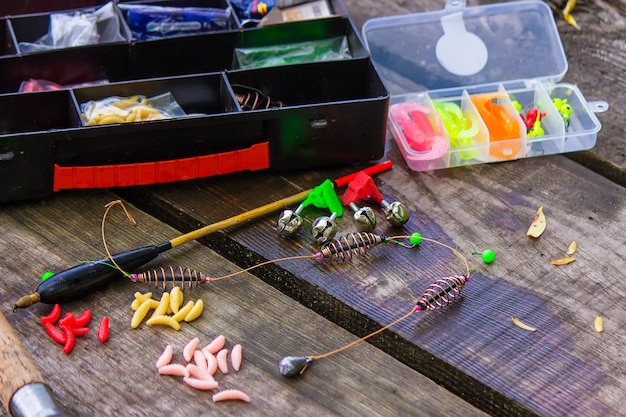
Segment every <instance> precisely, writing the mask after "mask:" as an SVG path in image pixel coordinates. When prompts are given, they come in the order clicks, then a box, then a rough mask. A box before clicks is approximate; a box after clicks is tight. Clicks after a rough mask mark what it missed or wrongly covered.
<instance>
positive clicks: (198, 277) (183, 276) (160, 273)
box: [130, 266, 210, 291]
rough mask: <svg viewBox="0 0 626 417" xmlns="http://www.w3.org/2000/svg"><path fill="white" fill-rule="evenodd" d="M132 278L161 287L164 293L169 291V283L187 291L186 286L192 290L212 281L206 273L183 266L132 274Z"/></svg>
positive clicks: (135, 280)
mask: <svg viewBox="0 0 626 417" xmlns="http://www.w3.org/2000/svg"><path fill="white" fill-rule="evenodd" d="M130 278H131V280H132V281H134V282H141V283H144V284H148V285H154V288H158V287H159V285H160V286H161V287H162V289H163V291H165V290H166V289H167V284H168V282H169V283H170V284H171V285H172V287H174V286H176V285H180V287H181V289H185V285H187V288H191V287H193V286H194V285H195V286H198V285H200V284H204V283H205V282H208V281H210V278H207V276H206V275H205V274H204V273H202V272H200V271H196V270H195V269H191V268H186V267H182V266H168V267H161V268H157V269H152V270H149V271H145V272H141V273H139V274H131V275H130Z"/></svg>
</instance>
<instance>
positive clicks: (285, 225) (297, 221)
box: [276, 210, 302, 237]
mask: <svg viewBox="0 0 626 417" xmlns="http://www.w3.org/2000/svg"><path fill="white" fill-rule="evenodd" d="M301 227H302V217H300V215H299V214H298V213H296V212H295V211H293V210H285V211H283V212H282V213H281V214H280V217H279V218H278V221H277V222H276V228H277V229H278V233H280V235H281V236H284V237H290V236H293V235H295V234H296V232H297V231H298V230H300V228H301Z"/></svg>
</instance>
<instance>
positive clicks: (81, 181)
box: [54, 142, 270, 191]
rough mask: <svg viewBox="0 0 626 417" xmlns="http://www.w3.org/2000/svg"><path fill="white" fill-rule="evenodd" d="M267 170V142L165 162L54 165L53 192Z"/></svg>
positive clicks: (156, 182)
mask: <svg viewBox="0 0 626 417" xmlns="http://www.w3.org/2000/svg"><path fill="white" fill-rule="evenodd" d="M269 166H270V156H269V142H263V143H259V144H256V145H252V146H251V147H249V148H246V149H239V150H236V151H230V152H223V153H216V154H212V155H204V156H196V157H192V158H184V159H172V160H168V161H157V162H144V163H137V164H120V165H98V166H84V167H83V166H77V167H61V166H59V165H57V164H55V165H54V191H59V190H67V189H75V188H111V187H126V186H130V185H147V184H158V183H165V182H174V181H185V180H191V179H195V178H204V177H211V176H214V175H223V174H230V173H233V172H236V171H245V170H249V171H257V170H260V169H266V168H269Z"/></svg>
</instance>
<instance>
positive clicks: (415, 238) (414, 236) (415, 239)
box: [409, 232, 422, 245]
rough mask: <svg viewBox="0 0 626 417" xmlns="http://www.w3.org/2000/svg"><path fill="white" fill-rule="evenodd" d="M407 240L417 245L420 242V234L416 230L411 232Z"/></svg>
mask: <svg viewBox="0 0 626 417" xmlns="http://www.w3.org/2000/svg"><path fill="white" fill-rule="evenodd" d="M409 242H410V243H411V244H412V245H419V244H420V243H422V235H421V234H420V233H418V232H415V233H413V234H411V237H410V238H409Z"/></svg>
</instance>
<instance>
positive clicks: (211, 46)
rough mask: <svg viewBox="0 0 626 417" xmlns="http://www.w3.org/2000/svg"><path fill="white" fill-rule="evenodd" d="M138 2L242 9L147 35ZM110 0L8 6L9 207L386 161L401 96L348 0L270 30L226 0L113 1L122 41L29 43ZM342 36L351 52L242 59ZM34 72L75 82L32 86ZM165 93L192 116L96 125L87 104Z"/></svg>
mask: <svg viewBox="0 0 626 417" xmlns="http://www.w3.org/2000/svg"><path fill="white" fill-rule="evenodd" d="M125 3H126V4H147V5H159V6H167V7H183V8H184V7H208V8H216V9H225V10H228V11H229V13H230V14H229V18H228V21H227V22H226V24H225V26H224V27H223V28H221V29H220V30H216V31H211V32H205V33H196V34H183V35H181V34H176V35H173V36H165V37H161V38H150V39H137V38H136V37H135V35H134V33H133V32H132V31H131V29H130V27H129V24H128V22H127V21H126V19H125V16H124V13H123V11H122V9H121V8H122V6H123V5H124V4H125ZM108 4H109V3H106V2H102V1H88V0H68V1H61V0H58V1H51V0H48V1H44V0H33V1H29V2H3V3H2V4H1V5H0V48H2V49H0V71H1V74H2V76H1V77H0V178H1V181H0V201H11V200H20V199H29V198H39V197H45V196H48V195H51V194H53V193H54V192H56V191H59V190H63V189H79V188H109V187H123V186H132V185H145V184H155V183H163V182H173V181H182V180H189V179H194V178H201V177H209V176H213V175H221V174H228V173H232V172H236V171H245V170H251V171H253V170H260V169H267V168H271V169H276V170H289V169H302V168H309V167H315V166H322V165H338V164H347V163H354V162H362V161H369V160H375V159H379V158H380V157H382V155H383V152H384V144H385V134H386V121H387V111H388V106H389V93H388V90H387V89H386V87H385V85H384V84H383V82H382V81H381V79H380V77H379V76H378V74H377V72H376V70H375V68H374V66H373V64H372V62H371V59H370V56H369V53H368V52H367V50H366V49H365V47H364V45H363V43H362V41H361V39H360V37H359V35H358V34H357V32H356V30H355V27H354V24H353V23H352V21H351V20H350V18H349V16H348V15H347V12H346V9H345V6H344V4H343V3H342V2H341V0H330V1H328V2H326V4H327V5H328V7H329V9H330V10H331V11H332V16H326V17H323V18H315V19H307V20H298V21H292V22H286V23H280V24H275V25H267V26H265V25H256V26H255V25H254V24H252V25H251V24H250V22H249V21H245V19H242V18H241V17H240V16H238V15H237V13H236V12H235V11H234V10H233V7H232V5H231V3H230V1H227V0H204V1H202V0H187V1H185V0H174V1H150V2H137V1H133V2H121V1H119V2H114V3H113V4H112V7H113V10H114V13H115V16H116V18H117V19H119V34H118V35H119V39H116V40H114V41H112V42H105V43H97V44H90V45H84V46H73V47H63V48H57V49H47V50H34V51H33V50H30V49H28V50H22V45H24V44H25V43H26V44H27V43H32V42H34V41H36V40H37V39H40V38H42V36H44V35H46V33H47V32H48V30H49V25H50V23H49V22H50V17H51V15H53V14H57V13H60V12H63V13H65V12H67V13H71V12H77V13H79V12H85V11H90V10H98V9H99V8H101V7H103V6H104V5H108ZM222 23H223V22H222ZM337 38H339V39H342V40H343V43H344V44H345V46H346V49H347V55H346V54H344V55H342V56H340V57H331V58H330V59H325V60H321V61H320V60H310V61H306V60H304V61H300V62H291V61H289V60H285V61H284V62H279V63H277V64H272V65H267V66H261V67H242V66H241V65H240V59H238V58H237V57H238V55H237V53H238V51H241V50H246V51H247V50H253V49H254V48H264V47H265V48H272V47H273V46H278V47H280V46H283V45H287V46H293V45H299V44H303V45H305V44H308V43H311V42H313V43H315V42H317V41H325V40H332V39H337ZM30 80H46V81H49V82H51V83H55V84H58V85H61V86H62V88H59V89H56V90H51V91H50V90H49V91H31V92H23V91H22V92H20V91H21V90H20V86H22V85H23V83H24V82H28V81H30ZM102 80H104V81H102ZM163 94H168V95H170V96H171V98H173V99H174V101H175V104H176V105H177V106H178V108H179V109H182V111H183V112H184V114H183V115H182V116H179V117H174V118H168V119H163V120H148V121H141V122H131V123H112V124H96V125H89V124H88V123H86V120H85V116H84V114H85V113H84V110H83V107H82V106H84V104H85V103H89V102H98V101H101V100H105V99H107V98H110V97H121V98H128V97H134V98H135V99H136V98H137V97H141V98H153V97H157V96H160V95H163ZM262 99H265V100H267V101H262ZM254 100H256V102H255V101H254ZM261 102H262V103H266V104H267V105H265V104H259V103H261ZM255 103H256V104H255ZM270 103H271V105H270Z"/></svg>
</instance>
